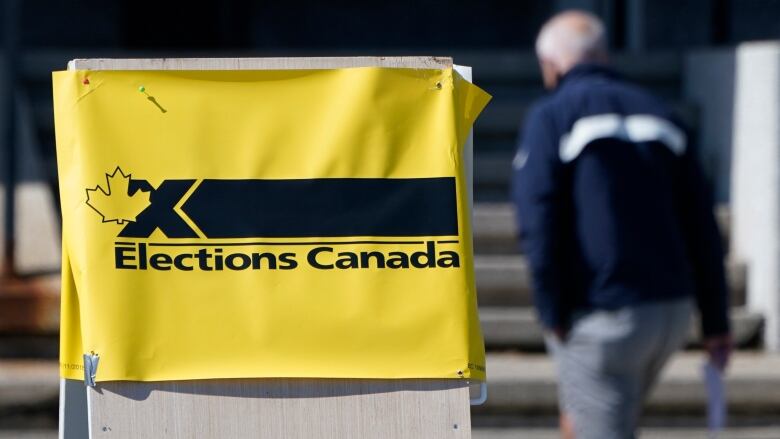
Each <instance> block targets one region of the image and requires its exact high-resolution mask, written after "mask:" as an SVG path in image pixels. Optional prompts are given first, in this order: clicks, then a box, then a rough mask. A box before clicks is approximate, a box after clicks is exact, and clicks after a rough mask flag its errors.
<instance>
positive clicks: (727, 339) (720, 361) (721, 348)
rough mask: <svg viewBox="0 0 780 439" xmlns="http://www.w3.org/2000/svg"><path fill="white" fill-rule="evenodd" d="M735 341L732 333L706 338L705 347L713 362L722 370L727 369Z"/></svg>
mask: <svg viewBox="0 0 780 439" xmlns="http://www.w3.org/2000/svg"><path fill="white" fill-rule="evenodd" d="M733 347H734V346H733V342H732V341H731V335H730V334H723V335H715V336H709V337H705V338H704V349H705V350H707V355H708V356H709V358H710V361H711V362H712V364H714V365H715V367H717V368H718V370H720V371H721V372H723V371H725V370H726V366H728V364H729V357H731V350H732V349H733Z"/></svg>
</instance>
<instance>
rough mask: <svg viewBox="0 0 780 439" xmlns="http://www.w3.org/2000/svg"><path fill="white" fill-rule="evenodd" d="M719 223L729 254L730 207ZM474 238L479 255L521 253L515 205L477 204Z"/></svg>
mask: <svg viewBox="0 0 780 439" xmlns="http://www.w3.org/2000/svg"><path fill="white" fill-rule="evenodd" d="M715 219H716V220H717V221H718V226H719V228H720V231H721V240H722V243H723V245H724V248H726V249H727V250H728V244H729V235H730V232H731V212H730V210H729V206H728V205H727V204H720V205H718V206H716V207H715ZM473 234H474V251H475V252H476V253H477V254H513V253H518V252H519V251H520V247H519V245H518V243H517V220H516V219H515V210H514V206H513V205H512V204H511V203H508V202H505V201H504V202H477V203H475V204H474V226H473Z"/></svg>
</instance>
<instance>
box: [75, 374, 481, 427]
mask: <svg viewBox="0 0 780 439" xmlns="http://www.w3.org/2000/svg"><path fill="white" fill-rule="evenodd" d="M88 394H89V405H90V425H91V437H92V438H112V439H125V438H126V439H131V438H132V439H138V438H171V439H185V438H186V439H189V438H204V439H206V438H231V439H248V438H268V439H273V438H279V439H281V438H284V439H295V438H307V439H310V438H345V439H348V438H355V439H358V438H360V439H365V438H404V439H414V438H420V439H423V438H424V439H431V438H468V437H471V433H470V432H471V425H470V422H471V421H470V414H469V402H468V387H467V383H466V382H465V381H460V380H343V379H339V380H331V379H320V380H317V379H242V380H193V381H168V382H150V383H143V382H106V383H98V386H97V387H95V388H90V389H89V392H88Z"/></svg>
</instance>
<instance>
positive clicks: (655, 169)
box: [512, 11, 731, 439]
mask: <svg viewBox="0 0 780 439" xmlns="http://www.w3.org/2000/svg"><path fill="white" fill-rule="evenodd" d="M536 52H537V56H538V58H539V63H540V66H541V70H542V76H543V79H544V85H545V87H546V88H547V89H549V90H550V91H551V93H550V94H549V95H548V96H546V97H544V98H543V99H541V100H540V101H539V102H537V103H536V104H535V105H534V107H533V108H532V109H531V110H530V112H529V114H528V116H527V117H526V121H525V125H524V128H523V130H522V136H521V139H520V142H519V146H518V150H517V154H516V156H515V159H514V161H513V169H514V171H513V182H512V186H513V187H512V196H513V199H514V201H515V203H516V206H517V211H518V219H519V223H520V226H519V227H520V237H521V244H522V247H523V249H524V251H525V253H526V255H527V256H528V259H529V263H530V267H531V271H532V275H533V287H534V302H535V307H536V310H537V312H538V316H539V319H540V320H541V323H542V325H543V326H544V328H545V333H546V342H547V346H548V350H549V351H550V352H551V354H552V355H553V357H554V359H555V362H556V366H557V368H558V374H559V400H560V409H561V431H562V434H563V435H564V437H576V438H578V439H609V438H619V439H623V438H631V437H634V434H635V430H636V427H637V422H638V419H639V416H640V414H641V409H642V404H643V401H644V400H645V398H646V396H647V395H648V392H649V390H650V388H651V387H652V385H653V383H654V382H655V380H656V378H657V376H658V373H659V371H660V370H661V368H662V367H663V365H664V363H665V362H666V361H667V360H668V358H669V357H670V355H671V354H672V353H673V352H674V351H675V350H677V349H678V348H679V347H680V346H681V345H682V343H683V341H684V339H685V335H686V333H687V331H688V328H689V325H690V318H691V314H692V312H693V311H694V309H695V308H698V311H699V312H700V314H701V322H702V331H703V334H704V343H705V347H706V349H707V351H708V354H709V356H710V360H711V361H713V362H714V363H715V364H716V365H717V366H718V367H719V368H720V369H721V370H722V369H723V368H725V366H726V363H727V361H728V357H729V354H730V349H731V338H730V335H729V321H728V298H727V288H726V282H725V276H724V268H723V250H722V248H721V243H720V237H719V233H718V229H717V225H716V223H715V219H714V217H713V210H712V209H713V206H712V201H711V199H710V197H709V194H708V192H707V190H706V189H705V186H704V184H703V180H702V176H701V173H700V170H699V167H698V165H697V162H696V158H695V157H696V154H695V151H693V150H692V148H693V145H691V144H690V143H689V141H688V136H687V135H686V133H685V131H684V129H683V128H682V127H681V125H680V124H679V123H677V122H676V121H675V119H674V118H673V117H672V115H671V111H670V109H669V108H668V107H667V106H666V105H665V104H664V103H662V102H661V101H660V100H658V99H656V98H655V97H653V96H651V95H650V94H648V93H647V92H646V91H644V90H642V89H641V88H639V87H637V86H635V85H632V84H630V83H628V82H626V81H624V80H623V79H621V78H620V77H619V76H618V75H617V74H616V73H614V72H613V71H612V70H611V69H610V68H609V67H608V54H607V48H606V38H605V29H604V26H603V24H602V23H601V21H600V20H599V19H598V18H596V17H595V16H593V15H591V14H588V13H584V12H577V11H569V12H564V13H561V14H559V15H557V16H555V17H553V18H552V19H550V20H549V21H548V22H547V23H546V24H545V25H544V26H543V27H542V30H541V31H540V33H539V36H538V39H537V41H536Z"/></svg>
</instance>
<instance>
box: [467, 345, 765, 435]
mask: <svg viewBox="0 0 780 439" xmlns="http://www.w3.org/2000/svg"><path fill="white" fill-rule="evenodd" d="M703 362H704V354H703V353H702V352H698V351H694V352H687V351H686V352H681V353H678V354H677V355H675V356H674V357H673V358H672V360H671V361H670V362H669V364H668V365H667V367H666V368H665V370H664V371H663V372H662V374H661V379H660V382H659V384H658V385H657V386H656V388H655V390H654V391H653V393H652V395H651V396H650V399H649V401H648V404H647V407H646V413H647V414H654V415H658V414H665V415H671V414H675V415H682V414H703V413H704V412H705V404H706V394H705V388H704V383H703V379H702V365H703ZM487 375H488V399H487V402H486V403H485V404H484V405H482V406H480V407H475V408H474V410H473V413H474V414H475V415H476V416H482V415H490V414H514V415H520V414H532V413H533V414H535V415H540V414H552V413H555V412H556V411H557V395H556V388H557V386H556V376H555V368H554V365H553V363H552V360H551V359H550V358H549V357H548V356H546V355H541V354H517V353H492V354H489V355H488V358H487ZM726 388H727V391H726V393H727V400H728V406H729V412H730V413H731V414H741V415H762V414H773V415H777V414H780V398H778V395H780V356H778V355H777V354H764V353H757V352H737V353H736V354H735V355H734V356H733V357H732V361H731V364H730V366H729V370H728V373H727V375H726ZM777 437H780V436H777Z"/></svg>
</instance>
